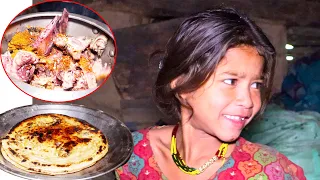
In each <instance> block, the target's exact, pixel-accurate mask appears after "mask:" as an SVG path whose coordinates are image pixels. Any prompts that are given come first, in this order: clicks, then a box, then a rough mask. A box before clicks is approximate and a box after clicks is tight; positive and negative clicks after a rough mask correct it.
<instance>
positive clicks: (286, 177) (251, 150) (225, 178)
mask: <svg viewBox="0 0 320 180" xmlns="http://www.w3.org/2000/svg"><path fill="white" fill-rule="evenodd" d="M149 130H150V129H144V130H140V131H136V132H134V133H133V141H134V150H133V154H132V155H131V158H130V159H129V161H128V162H127V163H126V164H125V165H124V166H122V167H120V168H118V169H117V170H116V176H117V179H121V180H135V179H139V180H159V179H163V180H167V178H166V177H165V175H164V174H163V173H162V172H161V170H160V168H159V166H158V164H157V162H156V161H155V158H154V154H153V152H152V148H151V147H150V141H149V139H148V136H147V135H148V132H149ZM213 177H214V178H213V180H219V179H222V180H231V179H233V180H244V179H248V180H258V179H262V180H266V179H269V180H304V179H306V178H305V176H304V172H303V170H302V168H301V167H299V166H297V165H296V164H294V163H293V162H291V161H290V160H289V159H288V158H287V157H285V156H284V155H283V154H281V153H279V152H278V151H276V150H274V149H272V148H270V147H268V146H265V145H261V144H256V143H251V142H249V141H247V140H245V139H244V138H239V140H238V141H237V142H236V147H235V149H234V151H233V152H232V153H231V156H230V157H228V158H227V159H226V161H225V163H224V165H223V166H222V167H221V168H220V169H218V171H217V172H216V173H215V174H214V176H213Z"/></svg>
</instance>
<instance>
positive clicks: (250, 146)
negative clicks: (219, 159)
mask: <svg viewBox="0 0 320 180" xmlns="http://www.w3.org/2000/svg"><path fill="white" fill-rule="evenodd" d="M231 160H232V162H233V165H234V166H233V168H236V169H237V171H239V172H241V175H242V176H243V177H244V178H245V179H247V178H249V177H253V178H254V179H255V178H258V177H265V178H267V179H274V178H275V179H277V178H278V179H299V180H301V179H302V180H303V179H306V178H305V176H304V172H303V169H302V168H301V167H300V166H298V165H297V164H295V163H293V162H292V161H290V160H289V159H288V158H287V157H286V156H285V155H283V154H282V153H280V152H279V151H277V150H276V149H274V148H272V147H269V146H266V145H263V144H258V143H252V142H250V141H247V140H245V139H244V138H240V139H239V140H238V141H237V144H236V148H235V150H234V152H233V153H232V155H231ZM230 162H231V161H230ZM230 162H229V163H230ZM258 179H259V178H258Z"/></svg>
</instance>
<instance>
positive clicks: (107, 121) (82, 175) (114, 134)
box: [0, 104, 133, 180]
mask: <svg viewBox="0 0 320 180" xmlns="http://www.w3.org/2000/svg"><path fill="white" fill-rule="evenodd" d="M47 113H58V114H63V115H67V116H71V117H75V118H78V119H81V120H85V121H87V122H88V123H90V124H92V125H93V126H95V127H97V128H99V129H100V130H101V131H102V132H103V134H104V135H105V136H106V137H107V139H108V142H109V151H108V153H107V155H106V156H105V157H104V158H103V159H101V160H100V161H98V162H97V163H96V164H95V165H93V166H91V167H89V168H87V169H84V170H82V171H79V172H76V173H72V174H66V175H57V176H48V175H41V174H34V173H29V172H26V171H23V170H20V169H19V168H16V167H15V166H14V165H12V164H11V163H10V162H8V161H6V160H5V159H4V158H3V156H2V154H1V153H0V169H2V170H3V171H6V172H8V173H10V174H13V175H15V176H18V177H22V178H27V179H46V180H61V179H63V180H68V179H81V180H84V179H91V178H95V177H99V176H102V175H104V174H107V173H109V172H111V171H113V170H115V169H116V168H117V167H119V166H121V165H122V164H123V163H125V162H126V161H127V160H128V159H129V157H130V156H131V154H132V151H133V140H132V136H131V132H130V131H129V129H128V128H127V127H126V126H125V125H124V124H123V123H122V122H121V121H119V120H116V119H114V118H112V117H111V116H109V115H107V114H105V113H103V111H100V110H93V109H89V108H85V107H83V106H79V105H60V104H49V105H31V106H24V107H20V108H16V109H12V110H9V111H7V112H5V113H4V114H2V115H1V116H0V138H3V137H5V136H6V134H7V133H8V132H9V131H10V129H11V128H12V127H13V126H14V125H16V124H17V123H19V122H20V121H22V120H24V119H27V118H29V117H32V116H35V115H39V114H47Z"/></svg>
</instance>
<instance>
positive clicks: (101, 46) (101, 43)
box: [90, 35, 108, 57]
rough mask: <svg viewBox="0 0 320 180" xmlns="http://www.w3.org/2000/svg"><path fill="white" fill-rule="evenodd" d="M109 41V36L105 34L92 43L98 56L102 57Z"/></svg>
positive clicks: (91, 46)
mask: <svg viewBox="0 0 320 180" xmlns="http://www.w3.org/2000/svg"><path fill="white" fill-rule="evenodd" d="M107 43H108V38H107V37H106V36H104V35H99V36H97V37H96V38H95V39H94V40H93V41H92V42H91V43H90V49H92V50H93V51H95V52H97V54H98V56H99V57H100V56H101V55H102V53H103V51H104V50H105V49H106V46H107Z"/></svg>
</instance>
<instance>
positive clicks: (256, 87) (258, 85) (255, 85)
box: [251, 82, 262, 89]
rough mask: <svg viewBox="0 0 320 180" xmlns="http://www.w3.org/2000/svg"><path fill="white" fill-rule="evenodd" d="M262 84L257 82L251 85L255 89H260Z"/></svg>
mask: <svg viewBox="0 0 320 180" xmlns="http://www.w3.org/2000/svg"><path fill="white" fill-rule="evenodd" d="M261 86H262V83H260V82H255V83H253V84H252V85H251V87H253V88H255V89H260V88H261Z"/></svg>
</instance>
